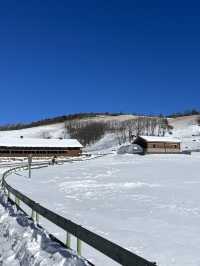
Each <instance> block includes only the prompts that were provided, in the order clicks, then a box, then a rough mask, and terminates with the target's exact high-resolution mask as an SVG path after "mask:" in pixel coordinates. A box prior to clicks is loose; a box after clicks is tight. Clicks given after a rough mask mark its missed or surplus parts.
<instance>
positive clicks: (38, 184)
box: [7, 153, 200, 266]
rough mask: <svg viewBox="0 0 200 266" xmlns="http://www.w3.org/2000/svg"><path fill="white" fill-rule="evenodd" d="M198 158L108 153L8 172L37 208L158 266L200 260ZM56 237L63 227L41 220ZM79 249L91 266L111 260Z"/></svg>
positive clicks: (194, 265) (187, 265)
mask: <svg viewBox="0 0 200 266" xmlns="http://www.w3.org/2000/svg"><path fill="white" fill-rule="evenodd" d="M199 160H200V155H199V154H198V153H193V154H192V155H191V156H189V155H182V154H180V155H147V156H139V155H108V156H105V157H102V158H99V159H96V160H89V161H83V162H74V163H67V164H65V165H62V166H51V167H49V168H44V169H40V170H33V172H32V178H31V179H28V178H27V172H22V173H20V175H19V174H18V175H12V176H10V177H8V179H7V180H8V183H10V184H11V185H12V186H14V187H15V188H17V189H19V190H20V191H22V192H24V193H25V194H26V195H28V196H30V197H31V198H32V199H33V200H37V201H38V202H40V203H41V204H42V205H44V206H46V207H48V208H50V209H51V210H53V211H55V212H57V213H59V214H60V215H62V216H64V217H67V218H68V219H71V220H73V221H75V222H77V223H79V224H81V225H83V226H85V227H87V228H88V229H90V230H92V231H94V232H96V233H98V234H100V235H102V236H104V237H106V238H108V239H110V240H111V241H113V242H116V243H118V244H119V245H121V246H123V247H125V248H127V249H129V250H131V251H132V252H135V253H136V254H138V255H140V256H142V257H144V258H146V259H148V260H151V261H156V262H157V264H158V265H159V266H180V265H181V266H198V265H200V258H199V247H200V238H199V234H200V227H199V224H200V206H199V204H198V202H199V201H200V194H199V191H200V178H199V173H200V164H199ZM41 222H42V224H44V225H45V226H46V227H47V228H48V230H49V231H51V232H52V233H54V234H55V235H56V236H57V237H59V238H60V239H61V240H63V241H64V240H65V239H64V234H63V231H62V230H59V229H58V228H55V227H53V225H50V224H49V223H47V222H46V221H45V220H41ZM83 246H84V250H83V255H84V256H85V257H87V258H89V259H90V260H92V261H93V262H95V265H106V266H111V265H116V264H115V263H113V262H111V261H110V260H106V259H105V257H104V256H103V255H102V254H98V253H95V252H94V251H93V250H91V249H89V248H88V247H87V246H86V247H85V245H84V244H83Z"/></svg>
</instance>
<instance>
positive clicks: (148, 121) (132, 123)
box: [107, 116, 170, 144]
mask: <svg viewBox="0 0 200 266" xmlns="http://www.w3.org/2000/svg"><path fill="white" fill-rule="evenodd" d="M107 129H108V130H110V131H111V132H115V133H116V135H117V138H118V143H119V144H122V143H125V142H131V141H132V140H133V139H134V137H137V136H139V135H147V136H148V135H149V136H164V135H165V134H166V132H167V131H169V130H170V126H169V124H168V120H167V119H166V118H165V117H162V116H160V117H145V116H144V117H138V118H134V119H129V120H126V121H112V122H110V124H109V125H107Z"/></svg>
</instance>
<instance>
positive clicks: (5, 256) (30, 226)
mask: <svg viewBox="0 0 200 266" xmlns="http://www.w3.org/2000/svg"><path fill="white" fill-rule="evenodd" d="M0 265H2V266H6V265H8V266H16V265H21V266H28V265H38V266H39V265H41V266H42V265H43V266H44V265H48V266H51V265H52V266H53V265H60V266H61V265H62V266H64V265H68V266H86V265H89V264H88V263H87V262H86V261H85V260H84V259H82V258H80V257H78V256H77V255H76V254H75V253H73V251H71V250H66V249H64V248H63V247H61V246H60V245H59V244H58V243H56V242H54V241H52V240H51V239H50V238H49V236H48V234H47V233H46V232H45V231H44V230H43V229H41V228H39V227H37V226H36V225H35V224H34V223H33V222H32V221H31V220H30V219H28V217H26V216H25V215H24V214H23V213H22V212H20V211H16V210H15V209H14V208H13V207H12V206H11V205H10V204H9V203H7V202H6V199H5V197H4V196H3V194H2V192H0Z"/></svg>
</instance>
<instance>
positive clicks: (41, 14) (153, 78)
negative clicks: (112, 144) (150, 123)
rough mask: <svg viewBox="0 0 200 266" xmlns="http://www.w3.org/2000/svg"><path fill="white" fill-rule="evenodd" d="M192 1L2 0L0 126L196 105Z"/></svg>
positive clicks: (198, 57) (199, 95)
mask: <svg viewBox="0 0 200 266" xmlns="http://www.w3.org/2000/svg"><path fill="white" fill-rule="evenodd" d="M199 14H200V6H199V5H198V1H195V2H193V1H187V2H186V1H185V2H184V1H176V0H174V1H156V0H155V1H149V0H147V1H141V0H140V1H139V0H138V1H134V0H132V1H126V0H124V1H118V0H113V1H109V0H106V1H103V0H99V1H98V0H97V1H95V0H91V1H87V0H85V1H83V0H81V1H76V0H73V1H66V0H63V1H60V0H55V1H51V0H48V1H38V0H33V1H31V0H29V1H27V0H26V1H25V0H24V1H12V0H10V1H1V3H0V92H1V94H0V96H1V105H0V111H1V112H0V113H1V116H0V123H1V124H2V123H11V122H17V121H22V122H23V121H24V122H27V121H32V120H37V119H41V118H46V117H51V116H56V115H62V114H68V113H76V112H101V111H102V112H104V111H110V112H120V111H122V112H128V113H129V112H130V113H131V112H138V113H164V114H167V113H171V112H175V111H182V110H185V109H188V108H197V109H198V108H200V101H199V99H200V15H199Z"/></svg>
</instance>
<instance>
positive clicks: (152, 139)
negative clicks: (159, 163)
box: [139, 136, 181, 143]
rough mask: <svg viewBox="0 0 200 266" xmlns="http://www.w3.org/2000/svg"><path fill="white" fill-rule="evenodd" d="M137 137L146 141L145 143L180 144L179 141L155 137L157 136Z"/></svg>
mask: <svg viewBox="0 0 200 266" xmlns="http://www.w3.org/2000/svg"><path fill="white" fill-rule="evenodd" d="M139 137H140V138H142V139H144V140H146V141H147V142H170V143H181V140H180V139H178V138H172V137H157V136H139Z"/></svg>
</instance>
